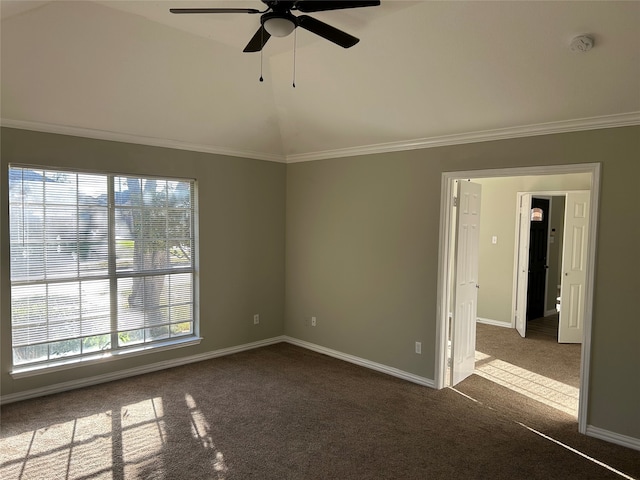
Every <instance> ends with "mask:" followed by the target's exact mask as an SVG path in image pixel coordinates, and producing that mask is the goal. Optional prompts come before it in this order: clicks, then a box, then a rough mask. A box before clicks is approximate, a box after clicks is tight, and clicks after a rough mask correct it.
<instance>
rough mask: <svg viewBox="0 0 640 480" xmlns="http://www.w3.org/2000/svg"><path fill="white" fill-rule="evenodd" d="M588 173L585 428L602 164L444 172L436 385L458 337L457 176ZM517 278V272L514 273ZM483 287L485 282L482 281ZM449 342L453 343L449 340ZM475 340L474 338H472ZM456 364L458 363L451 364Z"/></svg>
mask: <svg viewBox="0 0 640 480" xmlns="http://www.w3.org/2000/svg"><path fill="white" fill-rule="evenodd" d="M574 173H576V174H585V175H587V176H588V178H589V181H590V183H589V185H590V189H589V193H590V195H591V204H592V205H594V208H592V209H591V210H590V212H589V222H588V228H589V236H590V237H591V238H592V239H593V241H591V242H590V243H589V245H588V250H587V251H586V252H585V259H586V270H585V274H586V282H585V292H584V293H585V295H584V302H583V319H584V323H583V324H584V330H583V334H582V335H583V342H582V343H583V349H582V355H581V361H580V396H579V398H580V401H579V405H578V429H579V431H580V432H581V433H585V432H586V412H587V405H588V396H587V392H588V381H589V357H590V337H591V315H592V304H593V276H594V263H595V250H596V246H595V230H596V219H597V205H598V203H597V197H598V192H599V178H600V171H599V164H582V165H566V166H547V167H522V168H511V169H500V170H477V171H466V172H445V173H443V175H442V190H441V194H442V198H441V218H440V259H439V272H438V323H437V340H438V344H437V345H436V371H435V379H434V380H435V384H436V387H437V388H443V387H445V386H448V378H447V373H448V372H447V367H448V361H449V358H448V347H449V345H451V348H452V349H454V350H455V348H456V347H455V345H456V342H457V339H456V338H455V336H454V335H452V336H451V338H450V327H451V322H452V317H453V316H452V313H451V308H450V307H451V298H452V297H451V296H452V290H453V289H454V287H453V285H452V274H451V271H452V269H451V266H452V265H453V266H455V259H454V258H453V251H452V250H453V249H452V248H451V245H452V225H453V223H452V222H453V218H454V217H455V210H454V207H453V193H454V185H455V181H456V180H462V179H471V180H472V181H473V179H474V178H475V179H483V178H518V177H525V176H547V175H564V174H574ZM513 278H514V282H515V275H514V277H513ZM480 288H482V285H480ZM512 301H514V302H515V299H513V300H512ZM449 342H450V343H449ZM473 343H474V344H475V338H474V339H473ZM452 368H455V366H452Z"/></svg>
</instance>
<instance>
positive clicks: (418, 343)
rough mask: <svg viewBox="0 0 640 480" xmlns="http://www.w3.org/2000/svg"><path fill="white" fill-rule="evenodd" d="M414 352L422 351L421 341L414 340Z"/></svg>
mask: <svg viewBox="0 0 640 480" xmlns="http://www.w3.org/2000/svg"><path fill="white" fill-rule="evenodd" d="M416 353H420V354H421V353H422V342H416Z"/></svg>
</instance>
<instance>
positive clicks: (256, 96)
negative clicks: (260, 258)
mask: <svg viewBox="0 0 640 480" xmlns="http://www.w3.org/2000/svg"><path fill="white" fill-rule="evenodd" d="M189 6H199V7H229V6H232V7H247V8H258V9H263V5H262V3H261V2H260V1H258V0H233V1H218V0H207V1H204V0H198V1H191V0H172V1H166V0H160V1H129V0H112V1H88V0H87V1H62V0H55V1H30V0H19V1H13V0H2V2H1V4H0V8H1V10H0V12H1V14H2V27H1V42H2V52H1V53H2V55H1V62H2V63H1V67H2V69H1V80H2V85H1V86H2V92H1V93H2V98H1V100H2V104H1V107H2V110H1V116H2V120H3V124H5V125H9V126H12V125H13V126H16V125H17V126H23V127H25V128H34V129H43V130H47V129H51V130H53V131H56V129H57V131H62V132H65V131H69V132H71V133H74V132H80V133H84V134H87V135H89V136H91V135H93V136H97V137H100V135H103V136H104V135H111V136H112V137H113V138H119V139H125V140H126V139H131V140H132V141H140V142H141V143H151V144H154V142H155V143H156V144H163V142H164V144H168V145H172V146H178V147H182V148H190V149H200V150H204V151H214V152H219V153H229V154H231V155H241V156H248V157H254V158H264V159H269V160H280V161H287V160H288V161H295V160H297V159H304V158H321V157H322V156H325V157H326V156H338V155H340V154H348V153H349V152H366V151H374V150H375V149H376V148H381V149H384V148H389V149H392V148H395V147H397V148H398V149H401V148H404V147H406V146H407V145H421V144H424V143H425V142H428V140H429V139H442V138H458V137H460V138H463V137H464V136H465V135H466V136H467V137H468V138H470V137H469V136H470V135H471V136H472V135H476V134H477V132H487V131H489V132H503V131H504V132H507V131H510V129H511V130H513V129H516V130H514V131H524V130H526V128H525V127H527V126H533V127H528V128H529V130H530V131H536V129H541V128H542V127H544V126H545V125H591V124H598V122H603V123H604V124H606V122H607V121H609V120H608V119H614V120H613V121H614V122H615V121H616V119H624V121H626V122H629V121H631V122H632V123H637V122H639V121H640V120H639V119H640V2H638V1H630V2H612V1H600V2H598V1H594V2H581V1H569V2H561V1H548V2H540V1H531V2H528V1H518V2H516V1H514V2H502V1H497V2H485V1H472V2H463V1H455V2H454V1H451V2H426V1H412V2H409V1H399V0H382V5H381V6H379V7H371V8H359V9H351V10H338V11H331V12H318V13H314V14H311V15H312V16H313V17H315V18H317V19H319V20H322V21H324V22H327V23H329V24H331V25H333V26H335V27H337V28H339V29H342V30H345V31H347V32H348V33H351V34H352V35H355V36H356V37H359V38H360V39H361V41H360V43H359V44H357V45H356V46H354V47H353V48H350V49H342V48H340V47H338V46H336V45H334V44H332V43H330V42H328V41H326V40H324V39H322V38H320V37H317V36H315V35H313V34H311V33H309V32H307V31H305V30H302V29H298V30H297V48H296V51H295V83H296V88H293V87H292V79H293V70H294V54H293V35H292V36H290V37H286V38H272V39H271V40H269V42H268V43H267V45H266V47H265V50H264V56H263V59H262V62H263V75H264V79H265V80H264V82H262V83H260V82H259V81H258V78H259V76H260V63H261V56H260V54H258V53H252V54H247V53H243V52H242V49H243V48H244V46H245V45H246V43H247V42H248V41H249V39H250V38H251V36H252V35H253V34H254V32H255V31H256V30H257V28H258V25H259V16H258V15H246V14H224V15H222V14H221V15H172V14H170V13H169V8H171V7H189ZM578 34H590V35H592V36H593V38H594V39H595V47H594V48H593V49H592V50H591V51H590V52H588V53H575V52H572V51H571V50H570V49H569V43H570V41H571V39H572V38H573V37H574V36H576V35H578ZM585 119H586V120H585ZM629 119H631V120H629ZM65 129H66V130H65ZM517 129H520V130H517Z"/></svg>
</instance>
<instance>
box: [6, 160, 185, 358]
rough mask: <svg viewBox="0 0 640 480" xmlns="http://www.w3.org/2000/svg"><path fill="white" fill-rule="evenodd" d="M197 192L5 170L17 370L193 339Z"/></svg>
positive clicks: (179, 184) (153, 182)
mask: <svg viewBox="0 0 640 480" xmlns="http://www.w3.org/2000/svg"><path fill="white" fill-rule="evenodd" d="M194 187H195V184H194V182H193V181H186V180H172V179H160V178H146V177H144V178H143V177H123V176H115V175H99V174H93V173H80V172H67V171H54V170H42V169H40V170H38V169H35V168H26V167H14V166H11V167H10V168H9V209H10V210H9V229H10V248H11V331H12V350H13V366H14V370H17V371H20V370H21V369H22V370H25V369H34V368H39V367H52V366H57V365H68V364H69V363H72V362H76V361H80V360H87V359H93V358H96V359H97V358H103V357H106V356H111V355H114V354H116V353H118V354H119V353H124V352H133V351H140V350H146V349H149V348H160V347H165V348H168V347H173V346H177V345H179V344H182V343H187V344H188V343H189V341H191V342H193V341H195V340H197V339H196V329H197V325H196V323H195V320H194V318H195V315H194V272H195V268H194V260H195V259H194V252H195V248H194V246H195V243H194V242H195V238H194V220H195V219H194Z"/></svg>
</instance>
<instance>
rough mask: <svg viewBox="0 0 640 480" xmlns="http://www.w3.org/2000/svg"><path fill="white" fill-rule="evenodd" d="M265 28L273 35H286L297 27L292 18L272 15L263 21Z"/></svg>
mask: <svg viewBox="0 0 640 480" xmlns="http://www.w3.org/2000/svg"><path fill="white" fill-rule="evenodd" d="M263 25H264V29H265V30H266V31H267V32H268V33H269V35H271V36H273V37H286V36H287V35H289V34H290V33H291V32H293V30H294V29H295V28H296V24H295V22H294V21H293V20H291V19H290V18H286V17H285V18H283V17H270V18H267V19H265V21H264V22H263Z"/></svg>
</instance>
